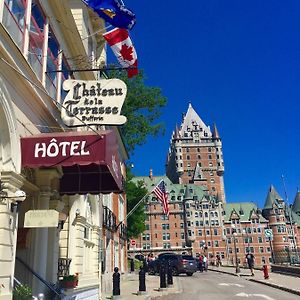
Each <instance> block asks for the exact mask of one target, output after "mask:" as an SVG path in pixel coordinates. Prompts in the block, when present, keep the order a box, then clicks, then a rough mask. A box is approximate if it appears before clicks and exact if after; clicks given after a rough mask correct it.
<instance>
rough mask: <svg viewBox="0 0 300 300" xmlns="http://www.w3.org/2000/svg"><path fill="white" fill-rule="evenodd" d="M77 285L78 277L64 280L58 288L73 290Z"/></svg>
mask: <svg viewBox="0 0 300 300" xmlns="http://www.w3.org/2000/svg"><path fill="white" fill-rule="evenodd" d="M77 285H78V277H74V278H68V277H67V278H64V279H63V280H61V281H60V286H61V287H62V288H65V289H73V288H75V287H76V286H77Z"/></svg>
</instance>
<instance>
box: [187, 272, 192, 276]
mask: <svg viewBox="0 0 300 300" xmlns="http://www.w3.org/2000/svg"><path fill="white" fill-rule="evenodd" d="M193 274H194V273H190V272H188V273H186V275H187V276H193Z"/></svg>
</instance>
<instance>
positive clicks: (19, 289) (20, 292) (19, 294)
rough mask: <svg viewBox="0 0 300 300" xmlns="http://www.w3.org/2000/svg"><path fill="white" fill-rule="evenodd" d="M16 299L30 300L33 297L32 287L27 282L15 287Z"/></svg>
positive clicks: (14, 297)
mask: <svg viewBox="0 0 300 300" xmlns="http://www.w3.org/2000/svg"><path fill="white" fill-rule="evenodd" d="M13 299H14V300H28V299H32V290H31V287H30V286H29V285H27V284H20V285H18V286H16V287H15V288H14V292H13Z"/></svg>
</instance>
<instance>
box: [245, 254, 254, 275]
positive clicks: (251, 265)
mask: <svg viewBox="0 0 300 300" xmlns="http://www.w3.org/2000/svg"><path fill="white" fill-rule="evenodd" d="M246 260H247V264H248V267H249V269H250V272H251V276H254V261H255V257H254V255H253V254H252V253H251V252H250V251H247V254H246Z"/></svg>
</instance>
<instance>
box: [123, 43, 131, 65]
mask: <svg viewBox="0 0 300 300" xmlns="http://www.w3.org/2000/svg"><path fill="white" fill-rule="evenodd" d="M120 54H121V55H122V57H123V59H124V60H128V61H131V60H132V59H133V48H132V46H128V45H126V44H124V45H122V48H121V50H120Z"/></svg>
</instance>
